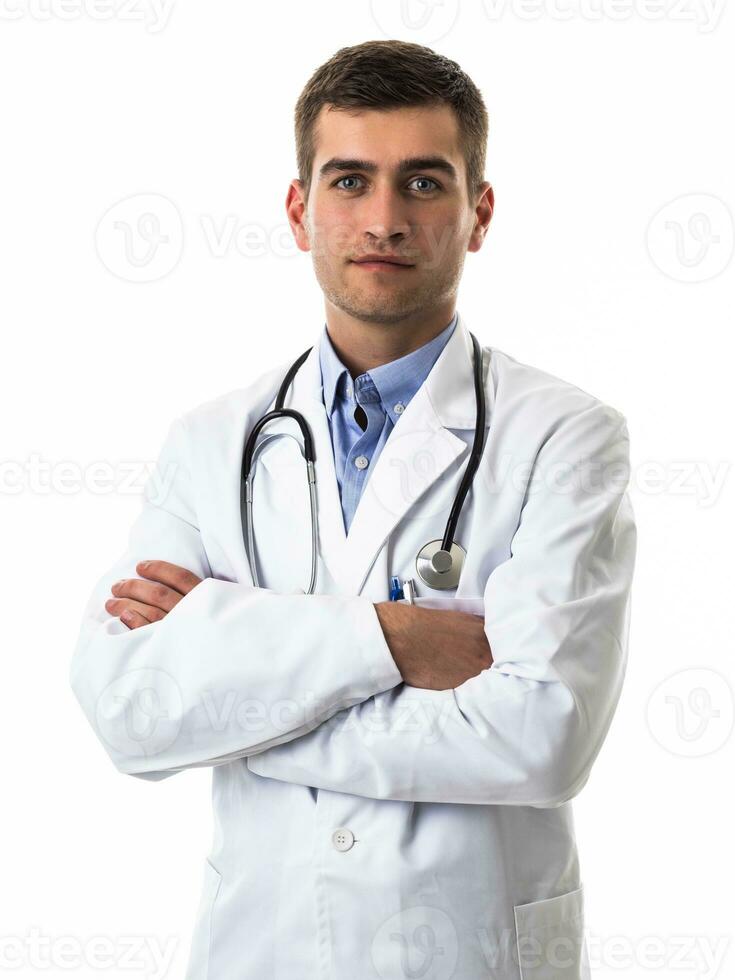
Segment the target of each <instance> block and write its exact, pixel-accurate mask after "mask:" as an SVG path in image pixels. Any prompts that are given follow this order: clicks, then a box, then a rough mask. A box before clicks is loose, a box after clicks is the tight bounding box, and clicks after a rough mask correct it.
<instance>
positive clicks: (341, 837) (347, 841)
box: [332, 827, 355, 851]
mask: <svg viewBox="0 0 735 980" xmlns="http://www.w3.org/2000/svg"><path fill="white" fill-rule="evenodd" d="M332 843H333V844H334V846H335V849H336V850H338V851H349V849H350V848H351V847H352V845H353V844H354V843H355V835H354V834H353V833H352V831H351V830H348V829H347V827H337V829H336V830H335V831H334V833H333V834H332Z"/></svg>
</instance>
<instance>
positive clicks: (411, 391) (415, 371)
mask: <svg viewBox="0 0 735 980" xmlns="http://www.w3.org/2000/svg"><path fill="white" fill-rule="evenodd" d="M456 325H457V313H456V311H455V313H454V316H453V317H452V319H451V320H450V321H449V323H448V324H447V326H446V327H445V328H444V329H443V330H442V332H441V333H439V334H437V335H436V337H434V338H433V339H432V340H429V341H427V343H425V344H423V345H422V346H421V347H418V348H417V349H416V350H414V351H411V352H410V354H404V356H403V357H398V358H396V359H395V360H394V361H388V363H387V364H379V365H378V366H377V367H374V368H371V369H370V370H369V371H366V372H365V373H364V374H361V375H359V378H365V375H368V376H369V377H370V379H371V380H372V382H373V384H374V385H375V387H376V388H377V390H378V394H379V395H380V400H381V402H382V405H383V410H384V411H385V412H386V413H387V414H388V415H389V416H390V417H391V419H392V421H393V424H394V425H395V423H396V422H397V421H398V418H399V415H400V414H401V413H400V412H399V413H396V411H395V406H396V405H397V404H399V403H400V404H401V405H403V408H405V407H406V406H407V405H408V403H409V402H410V400H411V399H412V398H413V396H414V395H415V394H416V392H417V391H418V390H419V388H420V387H421V385H422V384H423V383H424V381H425V380H426V377H427V375H428V374H429V371H430V370H431V368H432V367H433V365H434V362H435V361H436V359H437V358H438V357H439V354H441V352H442V350H443V348H444V346H445V344H446V343H447V341H448V340H449V338H450V337H451V335H452V333H453V331H454V328H455V327H456ZM319 364H320V367H321V373H322V394H323V399H324V405H325V407H326V409H327V414H328V415H329V416H330V417H331V415H332V412H333V410H334V405H335V401H336V400H337V398H338V397H340V398H346V397H347V395H346V389H347V387H348V386H350V385H351V383H352V378H351V376H350V372H349V371H348V370H347V368H346V367H345V365H344V364H343V363H342V361H341V360H340V358H339V356H338V355H337V352H336V351H335V349H334V346H333V344H332V341H331V339H330V337H329V332H328V331H327V326H326V324H324V327H323V329H322V333H321V335H320V339H319ZM355 380H356V381H357V380H358V379H355ZM401 411H402V410H401Z"/></svg>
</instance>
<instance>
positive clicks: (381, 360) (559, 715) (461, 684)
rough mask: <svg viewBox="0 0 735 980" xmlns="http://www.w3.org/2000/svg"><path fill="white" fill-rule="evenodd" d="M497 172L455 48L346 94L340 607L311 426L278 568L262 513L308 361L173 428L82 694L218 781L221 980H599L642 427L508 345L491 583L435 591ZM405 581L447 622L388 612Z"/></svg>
mask: <svg viewBox="0 0 735 980" xmlns="http://www.w3.org/2000/svg"><path fill="white" fill-rule="evenodd" d="M486 141H487V114H486V110H485V107H484V104H483V100H482V97H481V95H480V93H479V91H478V90H477V88H476V87H475V85H474V84H473V83H472V81H471V80H470V79H469V78H468V77H467V75H466V74H465V73H464V72H462V71H461V69H460V68H459V66H458V65H457V64H456V63H454V62H452V61H449V60H448V59H447V58H445V57H443V56H440V55H438V54H436V53H434V52H433V51H431V50H430V49H428V48H425V47H421V46H419V45H415V44H409V43H404V42H399V41H369V42H366V43H364V44H360V45H357V46H355V47H352V48H343V49H341V50H339V51H338V52H337V53H336V54H335V55H334V56H333V57H332V58H331V59H330V60H329V61H328V62H327V63H326V64H324V65H322V66H321V67H320V68H318V69H317V71H316V72H315V73H314V74H313V75H312V77H311V78H310V79H309V81H308V83H307V85H306V87H305V89H304V91H303V92H302V94H301V96H300V98H299V101H298V104H297V108H296V143H297V152H298V163H299V174H300V178H299V179H298V180H294V181H293V182H292V183H291V186H290V188H289V191H288V197H287V201H286V206H287V213H288V218H289V221H290V224H291V227H292V229H293V234H294V235H295V238H296V241H297V243H298V245H299V248H301V249H302V250H303V251H309V252H311V255H312V259H313V263H314V271H315V274H316V277H317V279H318V282H319V285H320V286H321V288H322V290H323V293H324V300H325V314H326V315H325V323H324V325H323V328H322V329H321V330H320V331H317V333H316V334H313V333H312V336H311V337H310V338H309V340H310V342H311V343H312V345H313V346H312V347H311V349H310V351H309V354H308V356H307V357H306V359H305V360H304V362H303V363H302V364H301V366H300V367H299V369H298V370H297V371H296V373H295V375H294V376H293V378H292V381H291V383H290V385H289V387H288V390H287V392H286V396H285V400H284V403H283V404H284V407H285V408H287V409H293V410H297V411H298V412H300V413H302V415H303V417H304V419H305V420H306V422H307V423H308V426H309V429H310V431H311V433H312V436H313V442H314V452H315V479H316V483H315V488H316V502H317V508H316V509H317V517H318V522H317V526H318V534H317V544H318V552H317V555H318V557H317V562H316V587H315V589H314V594H305V592H306V591H307V583H308V581H309V568H310V559H311V555H312V543H313V542H312V536H311V521H310V516H311V515H310V500H309V490H308V484H307V479H306V468H305V461H304V456H303V454H302V452H301V449H300V446H301V433H300V431H299V426H298V425H297V424H296V422H295V420H294V419H293V418H289V417H279V418H276V419H274V420H272V421H271V422H270V423H269V425H268V426H266V427H265V428H264V429H263V431H262V435H261V437H260V439H261V440H262V446H261V449H260V451H259V452H258V460H257V465H256V467H255V468H254V475H253V487H252V490H253V527H254V532H255V533H254V553H253V554H251V553H250V549H249V547H248V541H247V536H246V535H245V534H244V532H243V507H242V500H241V494H240V492H239V480H240V473H241V465H242V458H243V447H244V444H245V441H246V440H247V438H248V435H249V434H250V432H251V431H252V429H253V427H254V426H255V424H256V423H257V421H258V419H260V418H261V417H262V416H263V414H264V413H267V412H269V411H270V410H272V409H273V407H274V404H275V402H276V397H277V395H278V392H279V389H280V387H281V385H282V382H283V381H284V376H285V374H286V372H287V370H288V368H289V366H290V365H291V364H292V362H293V361H294V360H295V359H296V357H297V355H298V353H299V352H298V351H293V350H292V351H289V356H288V358H287V359H284V361H283V362H282V363H281V364H279V365H278V366H277V367H276V368H274V369H273V370H272V371H269V372H267V373H266V374H265V375H263V376H262V377H260V378H258V379H257V380H255V381H253V382H252V383H251V384H250V385H248V386H247V387H245V388H242V389H238V390H235V391H232V392H229V393H227V394H224V395H222V396H221V397H219V398H217V399H215V400H213V401H210V402H207V403H206V404H203V405H200V406H198V407H196V408H194V409H192V410H191V411H189V412H187V413H185V414H184V415H183V416H182V417H180V418H177V419H176V420H175V421H174V422H173V423H172V424H171V427H170V430H169V432H168V435H167V437H166V439H165V442H164V444H163V447H162V449H161V453H160V457H159V460H158V470H157V473H155V474H154V476H152V477H151V479H150V480H149V483H148V485H147V487H146V492H145V498H144V501H143V505H142V510H141V513H140V515H139V517H138V518H137V520H136V521H135V523H134V524H133V527H132V529H131V531H130V537H129V541H128V545H127V548H126V549H125V551H124V552H123V554H122V555H120V557H119V558H118V559H117V561H115V562H114V563H113V565H112V567H111V568H110V569H109V570H108V571H107V572H106V573H105V574H104V575H102V577H101V578H100V579H99V580H98V581H97V583H96V585H95V587H94V589H93V591H92V594H91V596H90V599H89V602H88V605H87V608H86V610H85V613H84V617H83V621H82V625H81V629H80V633H79V638H78V642H77V646H76V649H75V651H74V655H73V660H72V663H71V673H70V680H71V685H72V687H73V690H74V692H75V694H76V696H77V698H78V700H79V702H80V704H81V706H82V708H83V710H84V712H85V714H86V716H87V717H88V719H89V721H90V723H91V725H92V727H93V728H94V730H95V732H96V734H97V736H98V737H99V739H100V740H101V742H102V744H103V745H104V748H105V749H106V751H107V752H108V754H109V756H110V758H111V760H112V762H113V763H114V765H115V766H116V767H117V769H118V770H119V771H120V772H122V773H127V774H130V775H132V776H137V777H140V778H142V779H149V780H161V779H165V778H167V777H170V776H172V775H174V774H175V773H178V772H182V771H183V770H185V769H188V768H193V767H196V766H208V767H212V778H213V805H214V809H215V822H214V826H215V832H214V840H213V842H212V847H211V851H210V853H209V855H208V857H207V859H206V860H205V861H204V872H203V873H204V879H203V889H202V893H201V902H200V908H199V913H198V920H197V925H196V930H195V934H194V937H193V940H192V945H191V951H190V960H189V970H188V973H187V976H188V978H190V980H207V978H208V980H230V978H232V980H234V978H237V980H265V978H268V980H273V978H288V980H293V978H295V977H298V978H299V980H371V978H385V980H398V978H408V977H411V978H417V977H420V978H429V980H450V978H452V980H483V978H490V977H492V978H495V980H552V978H553V980H580V978H583V977H587V975H588V957H587V950H586V945H585V940H584V891H583V889H584V885H583V876H582V874H581V869H580V863H579V859H578V854H577V849H576V844H575V837H574V823H573V815H572V802H571V801H572V799H573V797H574V796H576V795H577V794H578V793H579V792H580V790H581V789H582V788H583V787H584V785H585V783H586V782H587V779H588V777H589V774H590V770H591V767H592V765H593V763H594V760H595V758H596V757H597V755H598V753H599V751H600V748H601V746H602V743H603V741H604V738H605V735H606V733H607V731H608V728H609V726H610V723H611V721H612V718H613V714H614V711H615V707H616V704H617V702H618V698H619V695H620V691H621V685H622V682H623V675H624V669H625V663H626V656H627V638H628V623H629V613H630V587H631V581H632V576H633V567H634V558H635V541H636V532H635V525H634V520H633V515H632V512H631V506H630V502H629V499H628V495H627V491H626V486H627V482H628V477H629V459H628V433H627V428H626V422H625V418H624V417H623V416H622V415H621V414H620V412H618V411H617V410H616V409H614V408H612V407H610V406H609V405H607V404H605V403H603V402H601V401H600V400H598V399H597V398H595V397H594V396H593V395H591V394H588V393H587V392H585V391H582V390H581V389H579V388H577V387H576V386H574V385H573V384H570V383H568V382H565V381H563V380H561V379H559V378H557V377H554V376H553V375H550V374H547V373H546V372H544V371H542V370H539V369H537V368H534V367H531V366H529V365H526V364H523V363H521V362H519V361H517V360H515V359H514V358H513V357H511V356H510V355H508V354H506V353H504V352H502V351H500V350H498V349H497V348H495V347H492V346H484V347H482V355H483V358H482V365H481V366H482V375H481V380H482V392H483V394H484V397H485V402H486V417H485V419H484V424H483V425H482V428H483V429H484V431H483V432H482V433H481V436H482V440H483V441H482V453H481V457H480V460H479V466H478V468H477V472H476V473H475V475H474V479H473V481H472V485H471V489H470V492H469V493H468V494H467V496H466V499H465V501H464V505H463V507H462V509H461V513H460V516H459V519H458V522H457V526H456V529H455V534H454V540H455V541H456V542H457V543H458V544H460V545H461V546H462V548H463V549H464V552H465V554H466V557H465V559H464V562H463V564H462V566H461V574H460V576H459V579H458V582H457V583H456V585H455V586H454V587H453V588H449V589H440V590H436V589H432V588H430V587H429V586H428V585H426V584H425V583H424V582H423V580H422V579H421V578H420V577H419V576H418V575H417V572H416V556H417V552H419V550H420V549H421V547H422V545H424V544H425V543H426V542H428V541H431V540H432V539H437V538H441V536H442V533H443V531H444V526H445V524H446V522H447V517H448V514H449V512H450V510H451V508H452V504H453V501H454V500H455V496H456V494H457V490H458V487H459V486H460V482H461V480H462V478H463V474H464V473H465V471H466V468H467V463H468V459H469V457H470V454H471V450H472V445H473V438H474V433H475V427H476V422H477V419H478V415H477V402H476V392H475V389H474V386H473V377H474V375H473V343H472V335H473V334H475V335H476V334H477V333H479V334H480V336H481V337H482V336H483V335H485V336H486V335H488V334H491V333H492V329H493V326H492V321H490V322H485V320H484V319H483V320H481V322H479V323H478V325H477V329H476V330H472V331H470V327H469V324H468V322H467V321H466V320H465V318H464V317H463V316H462V315H460V314H459V312H458V311H457V309H456V300H457V291H458V287H459V283H460V278H461V274H462V268H463V263H464V258H465V255H466V253H467V252H477V251H479V249H480V248H481V246H482V243H483V240H484V237H485V233H486V231H487V228H488V225H489V222H490V219H491V216H492V210H493V192H492V188H491V187H490V185H489V183H488V182H487V181H484V180H483V179H482V177H483V173H484V158H485V147H486ZM372 256H378V258H379V260H380V261H379V262H372V261H366V260H369V259H370V258H371V257H372ZM391 260H392V261H398V262H400V263H401V264H398V265H396V264H392V261H391ZM275 323H277V313H276V315H275V318H274V324H275ZM255 326H256V325H255V324H254V325H253V327H255ZM271 329H275V328H274V326H273V325H271ZM305 329H306V333H307V334H308V333H309V330H308V325H307V327H306V328H305ZM274 336H275V335H274ZM146 562H147V564H146ZM251 562H252V563H253V564H251ZM253 572H255V575H254V574H253ZM394 575H396V576H399V577H400V578H401V580H405V579H408V578H411V579H413V581H414V584H415V587H416V590H415V591H416V596H417V598H416V604H415V605H411V604H409V603H407V602H395V601H393V602H391V601H388V598H389V586H390V580H391V577H392V576H394ZM256 580H257V582H259V585H256V584H255V582H256Z"/></svg>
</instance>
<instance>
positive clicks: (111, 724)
mask: <svg viewBox="0 0 735 980" xmlns="http://www.w3.org/2000/svg"><path fill="white" fill-rule="evenodd" d="M186 440H187V436H186V429H185V426H184V422H183V421H182V420H178V419H177V420H176V421H175V422H174V423H173V424H172V426H171V428H170V430H169V433H168V436H167V438H166V440H165V443H164V446H163V448H162V451H161V454H160V457H159V460H158V464H157V473H158V476H159V477H160V476H161V475H162V474H169V475H170V474H171V473H173V480H172V482H171V484H170V488H169V490H168V493H167V494H166V498H165V500H164V501H161V500H158V499H154V497H155V496H156V495H155V494H154V493H153V492H152V491H153V490H154V487H155V486H160V485H162V481H160V480H156V481H155V482H154V480H153V478H151V479H150V480H149V482H148V484H147V485H146V490H145V496H144V501H143V506H142V510H141V513H140V514H139V516H138V518H137V520H136V521H135V523H134V524H133V526H132V529H131V531H130V536H129V541H128V546H127V549H126V550H125V552H124V554H123V555H122V556H121V557H120V558H119V559H118V560H117V561H116V562H115V563H114V564H113V566H112V567H111V568H110V569H109V570H108V572H106V573H105V574H104V575H103V576H102V577H101V578H100V579H99V580H98V581H97V583H96V585H95V586H94V588H93V591H92V594H91V596H90V598H89V600H88V602H87V606H86V609H85V610H84V615H83V619H82V624H81V628H80V631H79V636H78V639H77V643H76V647H75V650H74V652H73V656H72V660H71V665H70V674H69V679H70V683H71V687H72V689H73V691H74V694H75V695H76V697H77V699H78V701H79V703H80V704H81V707H82V709H83V711H84V713H85V715H86V716H87V718H88V720H89V722H90V724H91V725H92V727H93V729H94V731H95V733H96V734H97V736H98V738H99V739H100V741H101V742H102V744H103V746H104V748H105V749H106V751H107V753H108V754H109V756H110V758H111V759H112V761H113V762H114V764H115V766H116V767H117V768H118V769H119V770H120V771H121V772H124V773H128V774H130V775H134V776H140V777H141V778H146V779H154V780H155V779H164V778H166V777H167V776H170V775H173V773H175V772H179V771H180V770H182V769H186V768H190V767H195V766H210V765H218V764H221V763H224V762H229V761H231V760H233V759H236V758H239V757H242V756H246V755H248V754H249V753H250V752H255V751H262V750H263V749H264V748H267V747H269V746H273V745H277V744H279V743H281V742H285V741H287V740H288V739H291V738H295V737H297V736H298V735H301V734H304V733H306V732H308V731H310V730H312V729H313V728H315V727H317V726H318V725H319V724H321V723H322V722H323V721H325V720H326V719H328V718H329V717H331V716H332V715H333V714H335V713H336V712H338V711H340V710H344V709H346V708H348V707H351V706H353V705H355V704H356V703H359V702H360V701H363V700H365V699H366V698H369V697H371V696H372V695H374V694H376V693H378V692H381V691H385V690H387V689H389V688H391V687H393V686H395V685H396V684H398V683H400V681H401V674H400V672H399V671H398V668H397V666H396V664H395V662H394V660H393V658H392V656H391V654H390V650H389V648H388V646H387V644H386V642H385V638H384V636H383V632H382V630H381V628H380V624H379V621H378V618H377V614H376V612H375V608H374V606H373V604H372V603H371V602H370V601H369V600H367V599H364V598H360V597H357V596H355V597H338V596H329V595H323V596H313V595H303V594H301V595H299V594H296V595H279V594H277V593H274V592H272V591H270V590H268V589H260V588H255V587H254V586H252V585H248V584H239V583H234V582H228V581H222V580H220V579H214V578H212V577H211V575H212V570H211V568H210V567H209V563H208V561H207V556H206V553H205V549H204V546H203V544H202V539H201V536H200V533H199V529H198V527H197V518H196V513H195V509H194V506H193V503H192V489H191V481H190V474H189V469H188V464H187V442H186ZM145 559H162V560H164V561H168V562H171V563H173V564H174V565H180V566H183V568H185V569H189V570H190V571H191V572H193V573H194V575H195V576H198V577H199V578H201V579H202V581H201V582H200V583H199V584H196V585H195V586H194V587H193V588H191V590H190V591H189V592H188V594H186V595H184V596H183V598H182V599H181V600H180V601H179V602H178V603H177V604H176V605H175V606H174V607H173V608H172V609H171V610H170V611H169V612H168V613H167V614H166V615H165V616H164V617H163V618H161V619H160V620H159V621H156V622H152V623H147V624H146V625H140V626H138V628H136V629H129V628H128V627H127V626H125V625H124V624H123V623H122V622H121V621H120V619H119V618H118V617H117V616H115V615H111V614H110V613H109V612H107V611H106V608H105V601H106V600H107V599H108V598H109V596H110V589H111V586H112V584H113V583H114V582H116V581H117V580H118V579H121V578H130V577H133V576H134V575H135V572H136V565H137V563H138V562H139V561H142V560H145ZM294 623H297V624H298V629H297V630H295V629H294Z"/></svg>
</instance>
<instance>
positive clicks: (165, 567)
mask: <svg viewBox="0 0 735 980" xmlns="http://www.w3.org/2000/svg"><path fill="white" fill-rule="evenodd" d="M135 570H136V572H137V573H138V574H139V575H142V576H143V578H146V579H151V580H152V581H154V582H160V583H161V584H162V585H167V586H169V588H171V589H175V590H176V591H177V592H179V593H180V594H181V595H187V594H188V593H189V592H191V590H192V589H193V588H194V586H195V585H199V583H200V582H201V581H202V580H201V579H200V578H199V576H198V575H195V574H194V572H190V571H189V569H188V568H182V566H181V565H174V564H173V563H172V562H170V561H159V560H154V561H140V562H138V564H137V565H136V566H135Z"/></svg>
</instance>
